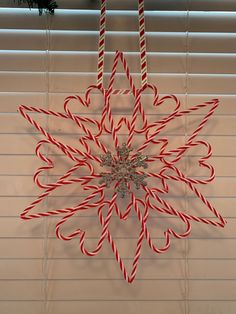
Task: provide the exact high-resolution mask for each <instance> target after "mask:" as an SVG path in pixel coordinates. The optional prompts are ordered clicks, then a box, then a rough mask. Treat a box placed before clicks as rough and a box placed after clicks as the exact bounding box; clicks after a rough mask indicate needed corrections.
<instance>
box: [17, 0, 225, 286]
mask: <svg viewBox="0 0 236 314" xmlns="http://www.w3.org/2000/svg"><path fill="white" fill-rule="evenodd" d="M138 12H139V42H140V61H141V83H142V84H141V88H137V87H136V85H135V84H134V81H133V78H132V76H131V74H130V71H129V67H128V64H127V61H126V59H125V57H124V54H123V52H121V51H117V52H116V54H115V56H114V62H113V67H112V71H111V75H110V78H109V82H108V87H107V88H105V87H104V84H103V76H104V51H105V33H106V0H102V1H101V16H100V38H99V52H98V78H97V84H96V85H92V86H90V87H88V89H87V90H86V92H85V98H84V99H83V98H81V97H80V96H69V97H67V98H66V99H65V103H64V112H55V111H51V110H46V109H40V108H34V107H29V106H25V105H21V106H20V107H19V112H20V113H21V115H22V116H23V117H24V118H25V119H27V120H28V122H29V123H31V124H32V125H33V126H34V127H35V128H36V129H37V130H38V131H39V132H41V133H42V134H43V135H44V137H45V139H43V140H40V141H39V142H38V144H37V147H36V154H37V156H38V157H39V158H40V159H41V160H42V161H43V162H44V163H45V166H43V167H40V168H39V169H38V170H37V171H36V172H35V175H34V181H35V183H36V184H37V185H38V187H39V188H41V189H42V190H43V192H42V194H41V195H39V196H38V197H37V198H36V199H35V200H34V201H33V202H32V203H31V204H30V205H29V206H28V207H27V208H26V209H25V210H24V211H23V213H22V214H21V218H22V219H25V220H27V219H35V218H41V217H48V216H59V217H60V220H59V222H58V223H57V225H56V227H55V229H56V235H57V237H58V238H59V239H62V240H71V239H73V238H75V237H78V238H79V243H80V249H81V251H82V253H83V254H85V255H88V256H94V255H96V254H98V253H99V251H100V250H101V249H102V247H103V243H104V241H105V240H106V241H108V243H109V244H110V246H111V249H112V251H113V253H114V255H115V258H116V261H117V262H118V264H119V267H120V270H121V272H122V273H123V276H124V279H125V280H126V281H127V282H129V283H131V282H133V280H134V279H135V276H136V273H137V266H138V262H139V258H140V254H141V249H142V245H143V243H144V241H146V242H147V244H148V246H149V247H150V249H151V250H152V251H153V252H155V253H158V254H159V253H164V252H165V251H167V249H168V248H169V246H170V239H171V236H172V237H174V238H177V239H181V238H185V237H187V236H188V235H189V234H190V230H191V225H190V223H191V222H192V221H195V222H200V223H203V224H208V225H213V226H216V227H224V225H225V223H226V222H225V220H224V219H223V218H222V217H221V215H220V214H219V213H218V212H217V211H216V209H215V208H214V207H213V206H212V204H211V203H210V202H209V201H208V200H207V199H206V198H205V197H204V196H203V195H202V193H201V192H200V191H199V189H198V185H204V184H208V183H209V182H210V181H212V180H213V179H214V175H215V173H214V169H213V167H212V166H211V165H210V164H209V163H208V162H207V161H208V159H209V157H210V156H211V155H212V149H211V146H210V144H209V143H207V142H205V141H204V140H199V139H198V140H197V139H196V137H197V136H198V134H199V132H200V131H201V130H202V129H203V127H204V126H205V124H206V123H207V121H208V120H209V118H211V116H212V115H213V113H214V111H215V110H216V108H217V106H218V100H217V99H212V100H211V101H206V102H204V103H201V104H198V105H196V106H194V107H190V108H189V109H186V110H182V109H181V108H180V107H181V104H180V101H179V100H178V99H177V97H176V96H174V95H169V96H164V97H160V96H159V94H158V91H157V88H156V86H154V85H153V84H150V83H148V79H147V60H146V39H145V21H144V0H138ZM118 64H122V66H123V68H124V71H125V73H126V77H127V79H128V81H129V85H130V88H129V89H125V90H121V89H115V88H114V80H115V77H116V72H117V67H118ZM93 92H95V93H100V94H101V95H100V96H102V97H103V109H102V112H101V116H100V119H99V120H98V119H92V118H91V117H85V116H82V115H79V114H75V113H72V111H71V110H70V104H71V102H73V101H77V102H78V109H77V112H80V108H79V106H82V107H87V108H91V95H92V93H93ZM144 92H146V93H149V94H150V95H152V105H153V108H156V110H158V109H159V108H163V106H164V105H165V104H166V102H168V101H171V102H172V103H174V106H175V108H174V110H173V112H172V113H171V114H169V115H167V116H166V117H164V118H160V119H159V120H156V121H152V122H150V121H149V118H148V117H147V115H146V113H145V110H144V108H143V104H142V97H141V96H142V94H143V93H144ZM120 94H121V95H126V94H127V95H132V96H133V98H134V99H135V101H134V105H133V113H132V115H131V118H128V117H127V116H121V117H120V119H119V120H118V122H117V121H115V119H114V116H113V114H112V110H111V101H110V100H111V97H112V96H113V97H116V95H120ZM201 108H205V109H207V114H205V116H204V118H203V119H202V120H201V121H200V123H199V125H198V126H197V128H196V129H195V130H194V132H193V133H192V134H191V135H189V136H186V141H185V143H184V144H183V145H182V146H179V147H177V148H175V149H168V143H169V142H168V139H167V138H163V137H161V132H162V131H165V130H166V128H167V127H168V125H169V123H170V122H171V121H173V120H174V119H175V118H179V117H185V116H186V115H188V114H191V113H193V112H197V111H198V110H199V109H201ZM29 113H40V114H44V115H46V116H52V117H57V118H59V119H64V120H70V121H72V122H73V123H75V125H76V126H77V127H78V132H82V133H83V134H84V135H83V136H81V137H80V138H79V141H78V144H79V145H78V147H73V146H70V145H66V144H64V143H63V142H62V141H59V140H57V139H56V138H55V137H54V136H52V135H51V134H50V133H48V132H47V130H45V129H44V128H43V127H42V126H41V125H40V124H39V123H37V122H36V121H35V120H34V119H33V118H32V116H31V115H30V114H29ZM123 127H125V128H126V129H127V133H128V136H127V138H126V140H125V141H124V142H121V140H120V132H121V129H122V128H123ZM94 130H95V131H94ZM104 135H105V136H106V138H108V140H106V141H105V140H104ZM137 135H139V136H140V135H141V136H140V143H139V145H138V146H137V145H136V147H134V138H135V136H137ZM141 139H143V140H141ZM106 143H109V147H110V146H111V143H112V145H113V146H114V149H113V151H111V150H110V148H109V147H108V145H107V144H106ZM45 145H52V146H53V147H55V148H56V149H57V150H59V151H60V153H61V154H63V155H65V156H66V158H68V159H70V160H71V161H73V166H72V167H71V168H70V169H69V170H68V171H67V172H66V173H65V174H64V175H62V176H60V177H59V178H58V179H57V180H56V182H54V183H49V184H44V183H42V182H41V181H40V175H41V174H43V173H44V172H45V171H48V170H50V169H53V168H54V162H53V161H52V160H51V159H50V158H49V157H48V156H46V155H44V154H43V153H42V148H43V146H45ZM91 147H95V150H96V153H94V152H93V150H92V148H91ZM193 147H200V148H201V147H202V148H204V149H205V150H206V151H207V153H206V155H205V156H204V157H201V158H200V160H199V165H200V166H201V167H202V168H206V170H207V171H208V172H209V176H208V177H207V179H201V180H200V179H196V178H191V177H189V176H186V175H185V174H184V173H183V171H181V170H180V167H178V161H180V160H181V159H182V158H183V157H184V155H186V153H188V151H189V149H191V148H193ZM153 148H155V149H154V151H155V152H158V153H155V154H152V155H151V154H145V151H146V152H147V151H148V152H149V151H152V150H153ZM157 164H158V166H160V165H161V169H160V170H158V171H155V165H157ZM97 166H99V167H100V168H101V167H102V169H103V171H97V170H96V169H97V168H99V167H97ZM78 171H81V172H80V173H81V174H82V173H85V172H86V175H82V176H81V175H80V176H78V175H77V174H78ZM150 179H152V180H151V181H150ZM155 180H156V182H159V183H160V184H159V185H158V184H154V186H152V185H150V184H149V183H148V182H149V181H150V182H155ZM173 181H174V182H176V183H179V184H182V185H184V186H185V189H186V190H190V191H191V193H193V194H194V195H195V198H197V199H198V200H199V201H200V202H201V203H202V204H204V205H205V206H206V208H208V209H209V210H210V211H211V212H212V216H214V218H212V219H208V218H203V217H198V216H194V215H190V214H189V213H187V211H180V210H177V209H176V208H174V207H173V206H172V205H171V204H170V202H169V201H168V198H165V197H164V196H165V195H168V191H169V182H173ZM72 184H77V185H78V186H79V188H81V189H82V190H83V191H87V192H88V195H87V196H85V197H84V199H83V200H82V201H80V202H78V204H77V205H75V206H74V207H67V208H62V209H56V210H50V211H46V212H39V211H38V210H37V211H36V212H32V210H33V209H35V208H36V207H37V208H38V207H40V204H41V203H42V202H43V201H44V200H45V198H46V197H47V196H50V195H51V193H52V192H53V191H55V190H56V189H59V188H60V187H62V186H66V185H72ZM107 191H109V193H107ZM140 191H141V192H142V197H139V193H140ZM125 199H126V200H127V199H128V202H127V205H123V204H125V202H123V203H122V201H124V200H125ZM120 204H122V206H121V205H120ZM123 207H125V208H123ZM89 210H93V211H94V213H97V215H98V218H99V219H98V220H99V223H100V225H101V234H100V237H99V239H98V242H97V244H96V247H95V249H94V250H88V249H87V248H86V241H85V240H86V232H85V231H83V230H82V229H77V230H75V231H73V232H72V233H70V234H67V235H65V234H64V233H63V231H62V226H63V225H64V224H65V223H66V222H67V221H68V220H70V219H71V218H72V217H73V216H74V215H75V214H78V213H79V212H82V211H83V212H86V211H89ZM131 212H132V214H134V215H136V216H137V219H138V221H139V224H140V233H139V236H138V239H137V244H136V248H135V254H134V258H133V262H132V269H131V270H130V271H128V270H127V267H126V265H125V263H124V260H123V259H122V257H121V255H120V252H119V249H118V247H117V244H116V242H115V240H114V239H113V236H112V234H111V230H110V228H109V223H110V221H111V217H112V216H116V215H117V217H118V218H119V219H120V220H126V219H127V218H128V217H129V215H130V214H131ZM154 212H157V213H161V214H162V215H171V216H173V217H176V218H178V219H179V220H180V221H182V223H183V224H184V225H185V230H184V231H183V232H176V231H175V230H173V229H172V228H167V229H166V230H165V232H164V238H165V242H164V245H162V246H161V247H160V246H159V247H158V246H157V245H156V244H155V243H154V239H153V237H152V235H151V233H150V230H149V227H148V219H149V215H150V214H152V213H154ZM78 222H79V220H78Z"/></svg>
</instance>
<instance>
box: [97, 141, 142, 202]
mask: <svg viewBox="0 0 236 314" xmlns="http://www.w3.org/2000/svg"><path fill="white" fill-rule="evenodd" d="M132 150H133V149H132V148H128V147H127V146H126V144H125V143H123V144H122V147H121V148H120V147H118V148H117V157H113V156H112V154H111V153H110V152H107V153H106V154H105V155H102V156H101V160H102V162H101V166H102V167H103V166H107V167H109V168H111V171H110V172H108V173H103V172H102V173H101V177H102V179H101V180H100V182H99V183H105V185H106V187H108V188H109V187H110V185H111V183H112V182H117V184H116V185H118V187H117V188H116V191H117V192H118V194H119V195H120V196H121V197H122V198H124V197H125V196H126V195H127V193H129V189H128V183H129V182H133V183H134V184H135V186H136V189H138V190H139V189H140V187H141V186H145V185H146V184H147V183H146V182H145V181H144V179H145V178H146V177H147V175H146V174H142V173H138V172H137V171H136V170H137V168H140V167H143V168H144V169H146V168H147V167H148V164H147V162H146V160H147V158H148V157H147V156H143V155H142V154H140V153H139V154H138V155H137V156H136V157H134V158H130V156H129V154H130V152H131V151H132Z"/></svg>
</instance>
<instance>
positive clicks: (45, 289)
mask: <svg viewBox="0 0 236 314" xmlns="http://www.w3.org/2000/svg"><path fill="white" fill-rule="evenodd" d="M50 30H51V15H50V14H45V34H46V58H45V60H46V62H45V68H46V69H45V83H46V84H45V85H46V95H45V96H46V99H45V101H46V109H47V110H49V109H50V108H49V107H50V105H49V92H50V46H51V45H50V41H51V38H50V37H51V32H50ZM48 117H49V116H48V115H47V116H46V130H47V131H49V125H48ZM48 153H49V152H48V148H47V150H46V152H45V154H46V156H47V155H48ZM45 180H47V182H48V174H46V177H45ZM47 200H48V199H47V198H46V201H45V206H47V205H48V201H47ZM48 228H49V226H48V218H47V217H45V218H44V239H43V264H42V267H43V269H42V272H43V299H44V301H43V307H42V312H43V314H47V313H48Z"/></svg>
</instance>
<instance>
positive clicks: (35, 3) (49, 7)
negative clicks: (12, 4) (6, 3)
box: [17, 0, 58, 15]
mask: <svg viewBox="0 0 236 314" xmlns="http://www.w3.org/2000/svg"><path fill="white" fill-rule="evenodd" d="M17 1H18V4H19V5H20V4H22V3H27V4H28V6H29V8H30V9H32V8H34V7H38V10H39V15H42V14H43V12H45V13H49V14H51V15H53V14H54V10H55V9H56V8H57V7H58V5H57V3H56V1H54V0H17Z"/></svg>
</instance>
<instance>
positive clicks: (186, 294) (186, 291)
mask: <svg viewBox="0 0 236 314" xmlns="http://www.w3.org/2000/svg"><path fill="white" fill-rule="evenodd" d="M189 4H190V3H189V0H186V19H185V20H186V23H185V30H186V36H185V38H186V41H185V69H186V72H185V109H187V107H188V84H189V82H188V72H189V10H190V7H189ZM184 125H185V128H184V130H185V133H184V140H185V142H186V141H187V118H186V115H185V116H184ZM184 167H185V171H188V157H186V158H185V161H184ZM184 211H185V212H187V211H188V199H187V188H186V185H185V190H184ZM188 252H189V240H188V238H185V239H184V313H185V314H189V263H188Z"/></svg>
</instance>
